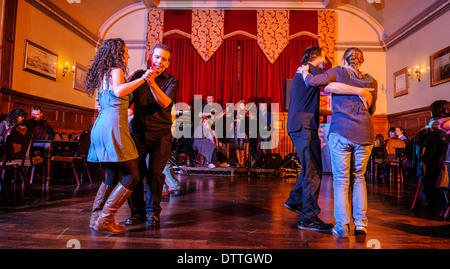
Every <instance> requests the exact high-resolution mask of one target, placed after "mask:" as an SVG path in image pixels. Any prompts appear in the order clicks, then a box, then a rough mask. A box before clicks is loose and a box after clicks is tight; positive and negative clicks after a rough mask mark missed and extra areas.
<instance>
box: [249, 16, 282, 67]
mask: <svg viewBox="0 0 450 269" xmlns="http://www.w3.org/2000/svg"><path fill="white" fill-rule="evenodd" d="M257 25H258V26H257V27H258V31H257V41H258V45H259V47H260V48H261V50H262V51H263V52H264V54H265V55H266V57H267V59H268V60H269V61H270V63H272V64H273V63H274V62H275V61H276V59H277V58H278V56H279V55H280V54H281V53H282V52H283V50H284V48H285V47H286V46H287V45H288V44H289V10H258V12H257Z"/></svg>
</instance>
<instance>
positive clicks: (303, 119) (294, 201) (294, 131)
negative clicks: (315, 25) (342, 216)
mask: <svg viewBox="0 0 450 269" xmlns="http://www.w3.org/2000/svg"><path fill="white" fill-rule="evenodd" d="M325 63H326V58H325V53H324V51H323V50H322V49H321V48H320V47H315V46H313V47H310V48H308V49H306V50H305V52H304V54H303V59H302V64H303V65H305V64H308V65H309V67H310V72H311V73H312V74H315V75H318V74H321V73H322V72H321V69H323V68H324V65H325ZM289 97H290V103H289V111H288V120H287V132H288V134H289V136H290V138H291V140H292V143H293V144H294V146H295V148H296V150H297V153H298V156H299V159H300V162H301V164H302V169H301V172H300V174H299V177H298V179H297V183H296V185H295V188H294V189H293V190H291V192H290V196H289V198H288V199H287V201H286V203H285V207H286V208H288V209H289V210H292V211H294V212H296V213H298V214H300V217H299V224H298V228H299V229H307V230H314V231H327V230H330V229H331V228H333V225H332V224H326V223H324V222H322V221H321V220H320V219H319V217H318V215H319V213H320V207H319V204H318V202H317V200H318V198H319V191H320V184H321V181H322V155H321V147H320V139H319V134H318V129H319V103H320V102H319V99H320V90H319V88H317V87H307V86H306V85H305V82H304V80H303V77H302V76H299V74H295V76H294V78H293V80H292V84H291V88H290V95H289Z"/></svg>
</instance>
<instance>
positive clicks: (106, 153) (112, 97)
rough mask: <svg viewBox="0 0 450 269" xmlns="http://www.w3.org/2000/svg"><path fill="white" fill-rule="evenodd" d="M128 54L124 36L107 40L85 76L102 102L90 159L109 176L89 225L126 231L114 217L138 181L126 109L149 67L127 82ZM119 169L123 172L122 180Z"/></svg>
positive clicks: (145, 79)
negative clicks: (138, 76) (139, 75)
mask: <svg viewBox="0 0 450 269" xmlns="http://www.w3.org/2000/svg"><path fill="white" fill-rule="evenodd" d="M129 58H130V56H129V55H128V48H127V46H126V45H125V42H124V41H123V40H122V39H120V38H116V39H108V40H105V41H104V42H103V44H102V45H101V46H100V48H99V49H98V51H97V54H96V55H95V57H94V60H93V62H92V65H91V66H90V68H89V71H88V74H87V77H86V85H87V90H86V91H87V93H88V95H89V96H92V95H93V94H94V92H95V90H98V103H99V115H98V117H97V119H96V120H95V123H94V126H93V127H92V131H91V146H90V149H89V154H88V158H87V159H88V161H89V162H99V163H102V166H103V167H104V168H105V172H106V179H105V181H104V182H102V183H101V185H100V187H99V189H98V191H97V195H96V197H95V199H94V205H93V208H92V214H91V220H90V227H91V228H93V229H95V230H97V231H102V230H103V231H109V232H112V233H123V232H125V228H124V227H122V226H120V225H119V224H118V223H116V222H115V221H114V215H115V214H116V213H117V210H118V209H119V208H120V207H121V206H122V204H123V203H124V202H125V201H126V200H127V199H128V197H129V196H130V195H131V192H132V190H133V188H134V187H135V186H136V184H137V182H138V181H139V169H138V166H137V163H136V158H137V157H138V154H137V150H136V146H135V144H134V142H133V139H132V138H131V136H130V133H129V128H128V111H127V109H128V103H129V94H131V93H132V92H133V91H134V90H135V89H136V88H137V87H139V86H140V85H142V84H143V83H146V81H147V80H148V78H149V74H150V71H147V72H146V73H145V74H144V75H143V76H142V77H141V78H140V79H136V80H134V81H131V82H128V83H125V76H126V74H127V69H128V67H127V66H128V59H129ZM119 172H120V173H121V174H122V180H121V181H120V182H118V181H119Z"/></svg>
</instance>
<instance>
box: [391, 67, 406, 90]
mask: <svg viewBox="0 0 450 269" xmlns="http://www.w3.org/2000/svg"><path fill="white" fill-rule="evenodd" d="M408 88H409V84H408V68H407V67H405V68H403V69H401V70H399V71H397V72H395V73H394V97H399V96H401V95H404V94H407V93H408Z"/></svg>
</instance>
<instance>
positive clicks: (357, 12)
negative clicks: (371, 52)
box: [336, 5, 386, 46]
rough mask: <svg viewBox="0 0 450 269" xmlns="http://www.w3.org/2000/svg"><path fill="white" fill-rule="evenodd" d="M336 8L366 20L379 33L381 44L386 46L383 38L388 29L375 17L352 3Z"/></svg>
mask: <svg viewBox="0 0 450 269" xmlns="http://www.w3.org/2000/svg"><path fill="white" fill-rule="evenodd" d="M336 10H341V11H345V12H348V13H350V14H352V15H355V16H356V17H359V18H360V19H362V20H363V21H365V22H366V23H367V24H368V25H370V27H372V29H373V30H374V31H375V33H376V34H377V36H378V40H379V41H380V44H381V46H384V41H383V40H384V39H385V38H386V31H385V30H384V27H383V26H382V25H381V24H380V23H379V22H378V21H377V20H376V19H375V18H374V17H372V15H370V14H369V13H367V12H366V11H364V10H362V9H360V8H358V7H355V6H352V5H342V6H339V7H338V8H336Z"/></svg>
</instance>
